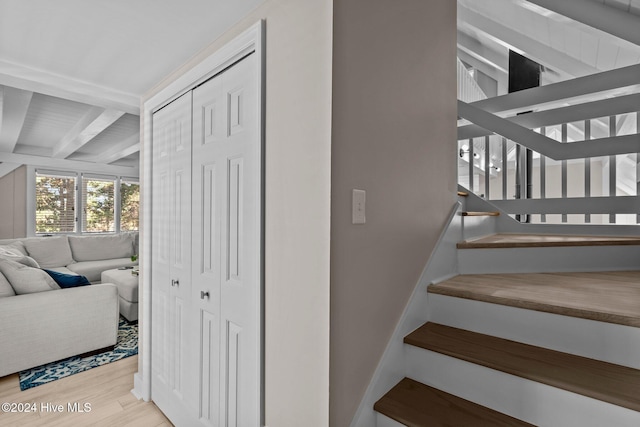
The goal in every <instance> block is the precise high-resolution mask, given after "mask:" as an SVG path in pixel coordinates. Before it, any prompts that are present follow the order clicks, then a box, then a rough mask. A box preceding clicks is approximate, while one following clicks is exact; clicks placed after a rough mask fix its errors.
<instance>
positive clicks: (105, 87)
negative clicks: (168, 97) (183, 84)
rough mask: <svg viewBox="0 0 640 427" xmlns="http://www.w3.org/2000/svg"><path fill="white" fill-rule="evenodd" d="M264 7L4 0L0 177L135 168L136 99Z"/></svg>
mask: <svg viewBox="0 0 640 427" xmlns="http://www.w3.org/2000/svg"><path fill="white" fill-rule="evenodd" d="M262 1H263V0H243V1H231V0H180V1H175V0H90V1H89V0H55V1H51V0H28V1H25V0H0V119H1V121H0V162H2V163H1V164H0V176H2V175H3V174H5V173H7V171H8V170H11V169H12V168H14V167H16V166H19V165H20V164H23V163H32V164H41V165H48V166H49V167H51V165H53V164H54V163H55V162H52V161H51V160H49V159H50V158H52V157H53V158H56V159H57V160H58V164H59V165H60V167H64V168H71V167H77V168H80V169H81V168H88V167H89V168H91V169H92V170H95V168H96V167H98V165H103V164H112V165H118V166H119V167H120V168H113V167H112V168H111V169H113V170H114V171H116V172H118V171H121V170H122V167H128V168H132V167H133V168H137V164H138V155H137V148H138V147H139V144H138V143H139V140H138V138H137V135H138V133H139V125H138V114H139V102H140V97H141V95H143V94H144V93H145V92H147V91H149V90H150V89H151V88H152V87H153V86H154V85H155V84H157V83H158V82H159V81H161V80H162V79H163V78H164V77H165V76H167V75H168V74H170V73H171V72H172V71H174V70H175V69H177V68H178V67H179V66H181V65H182V64H184V63H185V62H186V61H187V60H188V59H189V58H191V57H192V56H194V55H195V54H196V53H197V52H198V51H200V50H201V49H203V48H204V47H206V46H207V45H208V44H210V43H211V42H212V41H213V40H215V39H216V38H217V37H218V36H220V35H221V34H222V33H224V32H225V31H226V30H227V29H228V28H229V27H230V26H232V25H233V24H234V23H236V22H237V21H239V20H240V19H241V18H242V17H243V16H244V15H246V14H247V13H248V12H249V11H251V10H252V9H253V8H255V7H257V6H258V5H259V4H260V3H262ZM45 159H48V160H45ZM79 161H82V162H92V163H95V165H94V164H89V165H88V164H86V163H76V162H79ZM99 170H105V171H107V170H109V168H108V167H106V166H105V167H103V166H99ZM124 170H125V171H126V169H124Z"/></svg>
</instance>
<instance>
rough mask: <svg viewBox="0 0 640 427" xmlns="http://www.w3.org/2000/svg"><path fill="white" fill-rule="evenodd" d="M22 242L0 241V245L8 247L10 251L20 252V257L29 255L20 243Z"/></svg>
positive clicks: (16, 240) (12, 240)
mask: <svg viewBox="0 0 640 427" xmlns="http://www.w3.org/2000/svg"><path fill="white" fill-rule="evenodd" d="M22 240H24V239H22ZM22 240H19V239H2V240H0V245H2V246H9V247H10V248H12V249H17V250H18V251H20V253H22V255H29V253H28V252H27V250H26V249H25V247H24V243H22Z"/></svg>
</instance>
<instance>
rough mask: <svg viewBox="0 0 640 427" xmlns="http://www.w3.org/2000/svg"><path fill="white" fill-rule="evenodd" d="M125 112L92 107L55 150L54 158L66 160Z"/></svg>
mask: <svg viewBox="0 0 640 427" xmlns="http://www.w3.org/2000/svg"><path fill="white" fill-rule="evenodd" d="M123 115H124V111H117V110H105V109H103V108H99V107H92V108H91V109H89V111H88V112H87V114H85V116H84V117H83V118H82V120H80V121H79V122H78V123H77V124H76V125H75V126H74V127H73V129H71V130H70V131H69V133H67V134H66V135H65V136H64V138H62V140H61V141H60V142H59V143H58V145H57V146H55V147H54V148H53V157H55V158H58V159H64V158H66V157H68V156H69V155H70V154H71V153H73V152H75V151H77V150H78V149H79V148H81V147H82V146H83V145H85V144H86V143H88V142H89V141H91V140H92V139H93V138H95V137H96V136H97V135H99V134H100V133H101V132H102V131H104V130H105V129H106V128H108V127H109V126H111V125H112V124H113V123H115V122H116V120H118V119H119V118H120V117H122V116H123Z"/></svg>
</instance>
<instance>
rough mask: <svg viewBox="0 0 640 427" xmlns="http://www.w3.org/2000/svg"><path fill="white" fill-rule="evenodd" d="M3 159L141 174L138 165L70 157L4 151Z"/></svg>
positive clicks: (104, 172)
mask: <svg viewBox="0 0 640 427" xmlns="http://www.w3.org/2000/svg"><path fill="white" fill-rule="evenodd" d="M2 160H3V161H6V162H10V163H19V164H21V165H31V166H35V167H41V168H48V169H53V170H73V171H78V172H93V173H102V174H108V175H120V176H128V177H138V174H139V168H138V167H129V166H115V165H105V164H101V163H90V162H83V161H78V160H68V159H54V158H51V157H44V156H32V155H30V154H16V153H3V154H2Z"/></svg>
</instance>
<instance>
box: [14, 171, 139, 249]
mask: <svg viewBox="0 0 640 427" xmlns="http://www.w3.org/2000/svg"><path fill="white" fill-rule="evenodd" d="M27 172H28V173H27V192H28V199H27V200H28V202H27V218H26V219H27V235H28V236H30V237H34V236H44V235H83V234H91V235H96V234H118V233H120V232H121V227H120V226H121V224H120V221H121V214H122V212H121V210H122V206H121V184H122V182H126V183H131V184H138V186H140V180H139V178H136V177H132V176H119V175H109V174H96V173H91V172H81V171H70V170H64V169H49V168H37V167H29V170H28V171H27ZM38 175H45V176H55V177H69V178H73V179H74V180H75V195H74V197H75V231H74V232H59V233H51V232H45V233H39V232H37V231H36V216H37V215H36V211H37V204H36V193H37V192H36V185H37V180H36V177H37V176H38ZM83 179H98V180H109V181H111V180H113V182H114V189H113V198H114V200H113V205H114V231H104V232H91V231H83V230H84V228H85V224H83V216H84V215H83V213H84V209H85V200H84V197H83V196H84V195H83V191H82V185H83V184H82V182H83ZM139 228H140V227H139V226H138V229H139ZM131 231H133V230H131ZM125 232H129V230H127V231H125Z"/></svg>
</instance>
